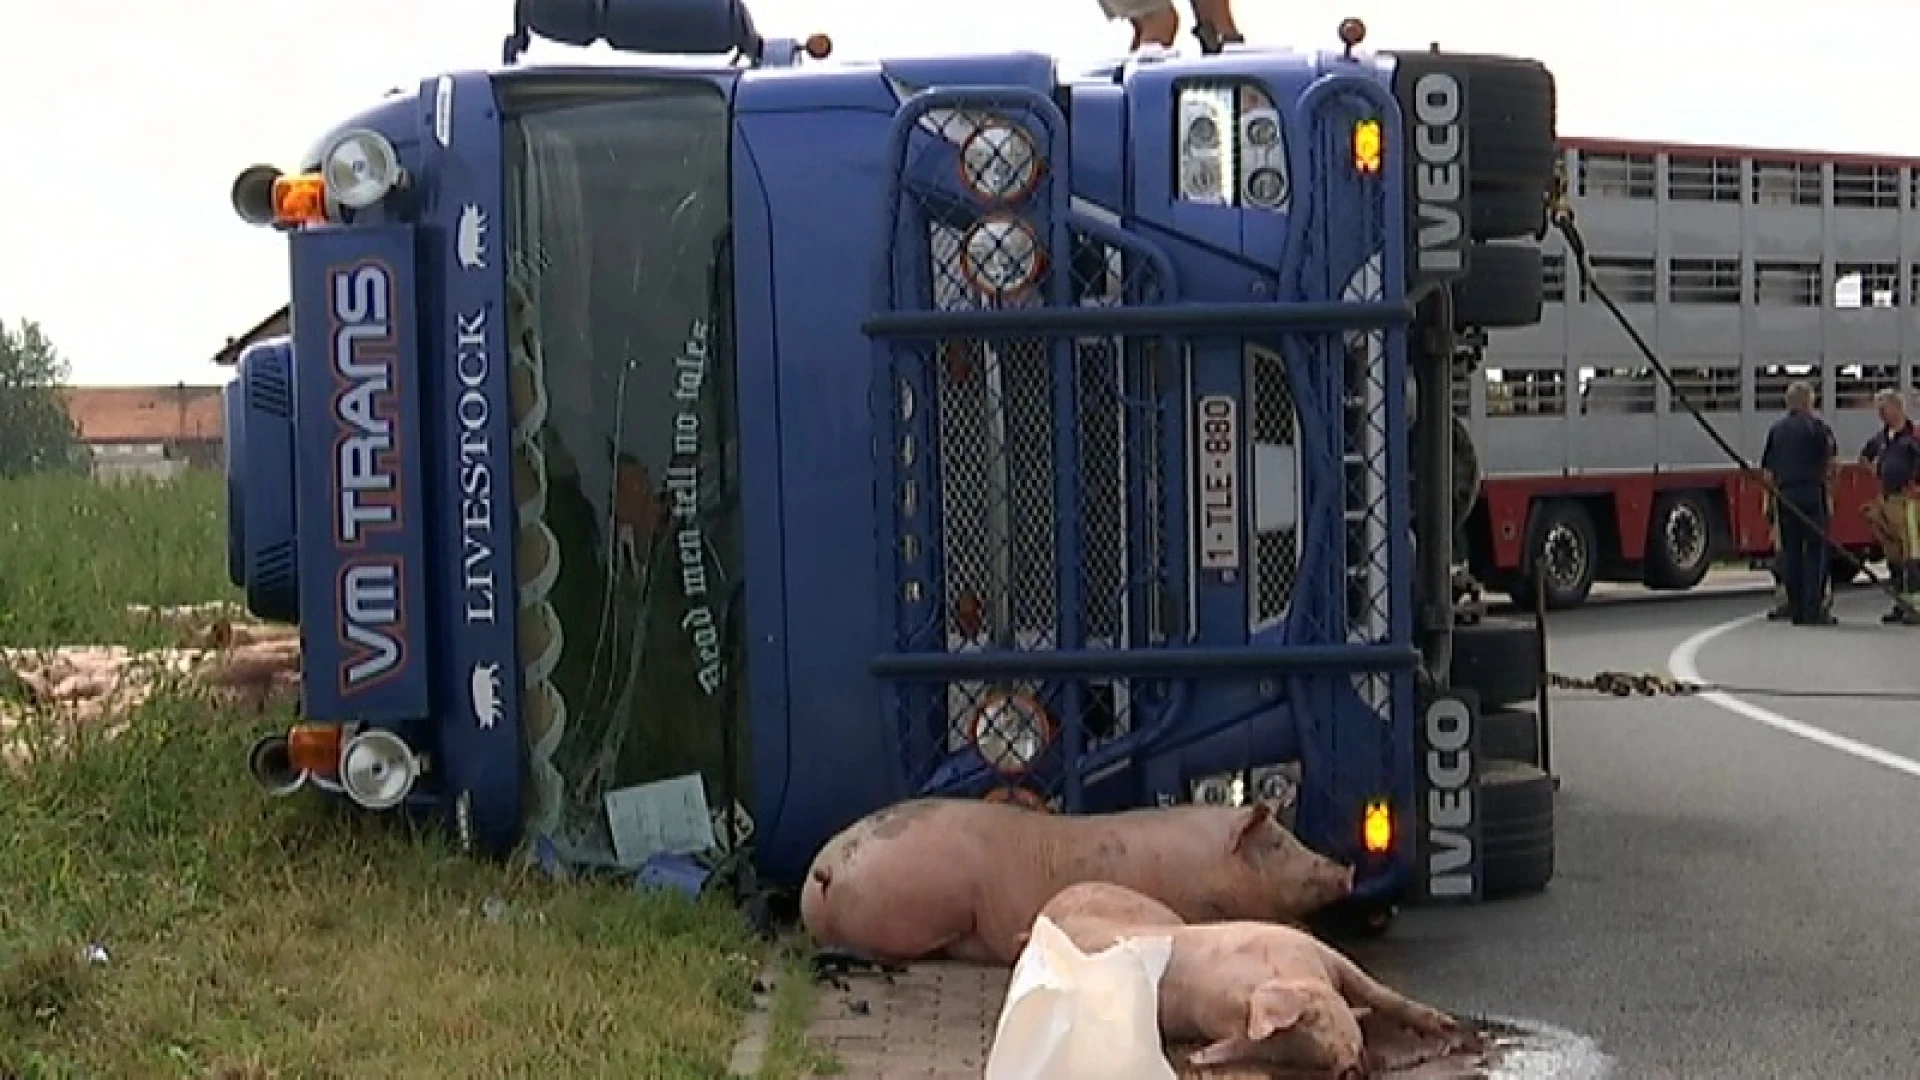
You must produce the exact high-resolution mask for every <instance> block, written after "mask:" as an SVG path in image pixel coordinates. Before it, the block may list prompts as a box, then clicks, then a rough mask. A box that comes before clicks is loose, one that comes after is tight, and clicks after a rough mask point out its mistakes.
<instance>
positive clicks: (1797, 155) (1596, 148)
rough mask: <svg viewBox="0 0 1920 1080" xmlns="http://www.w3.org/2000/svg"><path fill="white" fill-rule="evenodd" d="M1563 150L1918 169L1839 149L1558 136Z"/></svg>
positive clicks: (1916, 161)
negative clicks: (1744, 158) (1745, 158)
mask: <svg viewBox="0 0 1920 1080" xmlns="http://www.w3.org/2000/svg"><path fill="white" fill-rule="evenodd" d="M1560 145H1561V147H1563V148H1567V149H1573V150H1579V151H1581V152H1582V153H1589V154H1676V155H1683V156H1687V157H1722V158H1743V157H1747V158H1753V159H1754V160H1756V161H1759V162H1761V163H1763V164H1768V165H1776V164H1777V165H1789V164H1793V165H1821V164H1827V163H1832V164H1834V165H1846V166H1874V165H1878V166H1884V167H1889V168H1900V167H1902V166H1910V167H1920V157H1915V156H1913V155H1905V156H1901V155H1896V154H1861V153H1854V152H1850V151H1842V150H1811V149H1795V148H1790V147H1768V146H1727V145H1720V144H1715V143H1683V142H1661V141H1656V140H1652V139H1614V138H1604V137H1596V136H1590V135H1562V136H1560Z"/></svg>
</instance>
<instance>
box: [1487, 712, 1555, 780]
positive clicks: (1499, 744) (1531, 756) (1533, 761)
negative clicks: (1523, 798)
mask: <svg viewBox="0 0 1920 1080" xmlns="http://www.w3.org/2000/svg"><path fill="white" fill-rule="evenodd" d="M1479 730H1480V757H1481V758H1482V759H1483V760H1486V759H1495V758H1497V759H1499V760H1502V761H1517V762H1521V763H1523V764H1526V765H1533V766H1538V765H1539V764H1540V715H1539V714H1538V713H1536V712H1535V711H1534V710H1532V709H1527V708H1517V709H1516V708H1505V709H1489V710H1487V711H1486V712H1483V713H1481V714H1480V721H1479Z"/></svg>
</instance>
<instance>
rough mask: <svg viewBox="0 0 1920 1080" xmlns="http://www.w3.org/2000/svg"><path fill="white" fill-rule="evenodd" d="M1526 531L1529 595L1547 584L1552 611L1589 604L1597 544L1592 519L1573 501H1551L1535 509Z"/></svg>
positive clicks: (1526, 587) (1526, 578) (1526, 577)
mask: <svg viewBox="0 0 1920 1080" xmlns="http://www.w3.org/2000/svg"><path fill="white" fill-rule="evenodd" d="M1532 516H1533V521H1532V524H1531V525H1530V527H1529V528H1528V529H1527V548H1526V556H1527V564H1528V565H1527V569H1526V576H1525V578H1524V582H1525V584H1524V585H1523V588H1525V589H1526V592H1527V595H1528V596H1531V595H1533V589H1534V582H1535V581H1536V580H1544V582H1545V583H1546V590H1545V591H1546V600H1547V609H1548V610H1549V611H1564V610H1566V609H1567V608H1576V607H1579V606H1580V605H1581V604H1584V603H1586V602H1587V594H1588V593H1590V592H1592V591H1593V578H1594V570H1595V565H1594V562H1595V558H1594V557H1595V554H1596V548H1597V542H1596V540H1595V537H1594V531H1593V516H1592V515H1590V514H1588V513H1587V508H1586V507H1584V506H1581V505H1580V504H1579V503H1577V502H1574V501H1573V500H1571V499H1552V500H1548V501H1546V502H1542V503H1539V504H1538V505H1536V506H1535V507H1534V508H1533V515H1532Z"/></svg>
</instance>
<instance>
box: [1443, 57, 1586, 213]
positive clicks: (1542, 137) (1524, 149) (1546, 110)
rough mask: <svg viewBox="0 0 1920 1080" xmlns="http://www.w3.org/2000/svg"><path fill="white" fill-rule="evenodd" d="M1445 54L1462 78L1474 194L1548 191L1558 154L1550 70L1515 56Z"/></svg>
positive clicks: (1553, 93) (1555, 108)
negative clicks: (1463, 76) (1465, 89)
mask: <svg viewBox="0 0 1920 1080" xmlns="http://www.w3.org/2000/svg"><path fill="white" fill-rule="evenodd" d="M1443 55H1444V56H1445V59H1446V63H1447V66H1448V67H1449V68H1452V69H1453V70H1454V71H1456V72H1459V73H1461V74H1463V75H1465V76H1466V82H1467V116H1468V125H1469V126H1468V136H1467V138H1468V140H1469V141H1468V143H1467V147H1468V163H1469V168H1470V175H1469V184H1470V186H1471V188H1472V190H1473V192H1474V193H1475V194H1476V195H1478V194H1479V193H1480V192H1482V191H1522V190H1535V191H1544V190H1546V189H1547V187H1548V185H1549V184H1550V183H1551V182H1552V180H1553V166H1554V160H1555V158H1556V157H1558V156H1559V153H1560V148H1559V142H1558V135H1557V132H1556V127H1557V120H1558V114H1557V108H1558V99H1557V94H1556V91H1555V87H1554V81H1553V72H1551V71H1549V70H1548V69H1547V66H1546V65H1545V64H1542V63H1541V62H1540V61H1538V60H1529V59H1526V58H1524V57H1518V56H1492V55H1487V54H1481V53H1446V54H1443Z"/></svg>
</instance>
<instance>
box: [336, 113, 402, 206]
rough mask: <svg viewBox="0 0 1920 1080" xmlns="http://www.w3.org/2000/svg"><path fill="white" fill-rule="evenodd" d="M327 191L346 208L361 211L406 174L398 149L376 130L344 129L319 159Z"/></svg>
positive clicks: (379, 198)
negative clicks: (345, 130)
mask: <svg viewBox="0 0 1920 1080" xmlns="http://www.w3.org/2000/svg"><path fill="white" fill-rule="evenodd" d="M320 175H321V177H322V178H323V179H324V180H325V182H326V186H327V194H328V195H329V196H331V197H332V198H333V200H334V201H335V202H337V203H339V204H340V205H341V206H344V207H346V208H347V209H349V210H364V209H366V208H367V207H369V206H372V205H374V204H375V203H378V202H379V201H380V200H382V199H384V198H386V197H387V195H388V193H389V192H391V191H393V189H394V188H396V187H399V186H400V184H401V182H402V180H403V179H404V177H405V171H404V170H403V169H402V168H401V167H400V152H399V151H398V150H395V149H394V148H393V143H391V142H389V141H388V140H387V137H386V136H384V135H382V134H380V133H379V132H377V131H369V130H367V129H365V128H355V129H353V130H352V131H347V132H343V133H342V134H341V135H340V137H339V138H337V139H335V140H333V145H331V146H329V147H327V152H326V154H325V155H323V156H322V157H321V159H320Z"/></svg>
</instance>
